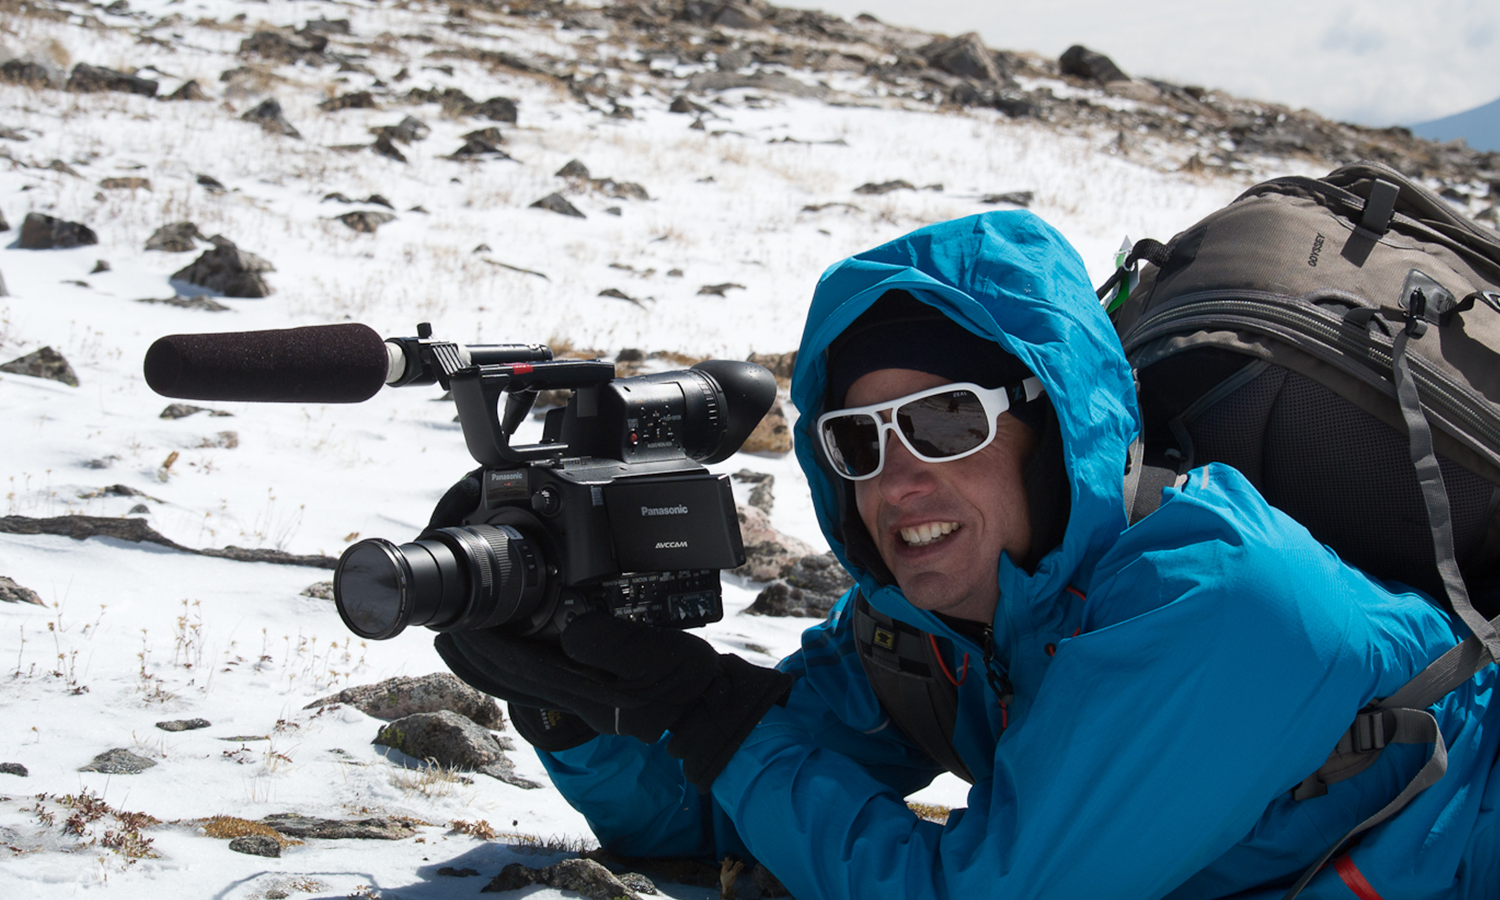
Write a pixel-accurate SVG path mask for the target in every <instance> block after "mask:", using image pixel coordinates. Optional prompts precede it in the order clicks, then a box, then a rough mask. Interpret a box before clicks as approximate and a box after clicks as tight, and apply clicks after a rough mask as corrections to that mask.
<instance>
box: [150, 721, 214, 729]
mask: <svg viewBox="0 0 1500 900" xmlns="http://www.w3.org/2000/svg"><path fill="white" fill-rule="evenodd" d="M212 724H213V723H212V722H210V721H208V720H207V719H171V720H169V721H166V722H157V723H156V727H157V728H160V729H161V730H162V731H197V730H198V729H199V728H207V727H209V726H210V725H212Z"/></svg>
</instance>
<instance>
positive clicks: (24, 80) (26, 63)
mask: <svg viewBox="0 0 1500 900" xmlns="http://www.w3.org/2000/svg"><path fill="white" fill-rule="evenodd" d="M0 81H8V82H10V83H11V84H21V85H25V86H27V87H39V88H40V87H51V86H52V83H53V76H52V71H51V70H50V69H48V68H47V67H46V66H44V65H42V64H41V63H39V62H33V61H32V60H29V59H11V60H6V62H5V64H4V65H0Z"/></svg>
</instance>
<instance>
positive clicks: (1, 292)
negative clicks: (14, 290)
mask: <svg viewBox="0 0 1500 900" xmlns="http://www.w3.org/2000/svg"><path fill="white" fill-rule="evenodd" d="M9 296H10V291H8V290H6V289H5V276H4V275H0V297H9Z"/></svg>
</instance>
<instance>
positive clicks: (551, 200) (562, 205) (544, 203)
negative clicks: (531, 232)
mask: <svg viewBox="0 0 1500 900" xmlns="http://www.w3.org/2000/svg"><path fill="white" fill-rule="evenodd" d="M531 206H532V208H534V209H545V210H547V211H548V212H555V213H557V214H559V215H563V216H573V217H575V218H579V219H586V218H588V216H585V215H584V214H583V213H581V212H579V211H578V207H576V206H574V205H573V204H571V203H569V202H568V200H567V198H566V197H564V196H563V195H562V194H557V193H552V194H548V195H547V196H545V197H543V198H542V199H540V200H538V201H536V202H535V203H533V204H531Z"/></svg>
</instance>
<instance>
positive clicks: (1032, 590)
mask: <svg viewBox="0 0 1500 900" xmlns="http://www.w3.org/2000/svg"><path fill="white" fill-rule="evenodd" d="M898 289H899V290H905V291H907V292H909V293H911V294H912V295H913V296H915V297H916V298H917V299H918V300H920V301H922V302H923V303H927V304H929V305H931V306H933V307H936V308H937V309H939V310H941V311H942V312H943V313H944V314H945V315H947V316H948V317H949V318H951V319H952V320H953V321H955V322H956V323H958V324H959V325H961V326H963V327H964V328H966V329H968V330H969V331H971V332H973V333H974V334H977V335H979V336H981V337H984V338H987V339H989V340H992V341H994V342H995V343H997V344H999V345H1000V346H1001V347H1002V348H1004V349H1005V350H1006V351H1008V352H1010V353H1011V354H1013V355H1014V356H1016V357H1017V358H1018V359H1020V360H1021V362H1023V363H1025V364H1026V366H1027V367H1028V368H1029V369H1031V371H1032V372H1033V373H1034V374H1035V375H1036V376H1037V377H1038V378H1039V379H1040V380H1041V382H1042V385H1043V387H1044V388H1046V391H1047V394H1048V396H1049V397H1050V398H1051V401H1052V405H1053V408H1054V409H1055V410H1056V413H1057V419H1058V426H1059V429H1060V431H1061V436H1062V453H1063V462H1064V465H1065V466H1066V469H1067V472H1068V482H1069V490H1070V495H1071V510H1070V514H1069V519H1068V523H1067V527H1066V530H1065V531H1064V536H1063V540H1062V543H1061V544H1060V545H1059V546H1057V547H1055V548H1054V549H1052V550H1051V552H1049V553H1048V554H1047V555H1046V556H1044V557H1043V558H1042V559H1041V561H1040V562H1039V563H1038V564H1037V566H1036V570H1035V572H1031V573H1028V572H1026V571H1025V570H1024V569H1022V568H1020V567H1019V566H1018V565H1016V563H1015V562H1014V561H1012V560H1011V559H1010V558H1009V556H1008V555H1002V558H1001V560H1000V567H999V571H998V572H997V578H998V579H999V584H1000V592H1001V600H1000V603H999V605H998V606H997V608H996V632H997V636H998V635H999V634H1000V632H1001V625H1002V624H1003V623H1001V621H1000V620H1001V619H1002V618H1005V617H1010V618H1012V619H1013V618H1014V617H1016V616H1024V617H1026V618H1027V619H1029V620H1034V619H1035V618H1036V614H1037V612H1038V611H1039V610H1041V609H1044V608H1045V607H1046V606H1047V605H1049V604H1050V602H1051V601H1052V600H1053V599H1054V598H1056V597H1057V596H1058V595H1059V594H1060V593H1062V592H1063V591H1064V589H1066V588H1067V587H1069V586H1074V587H1077V588H1079V589H1080V590H1084V591H1086V590H1087V579H1088V575H1089V573H1090V572H1091V571H1092V568H1093V564H1094V563H1095V562H1096V561H1097V560H1098V558H1099V556H1100V555H1101V554H1102V553H1103V551H1104V550H1105V549H1107V548H1108V547H1109V546H1110V544H1111V543H1113V541H1114V540H1115V538H1116V537H1118V536H1119V534H1120V532H1121V531H1122V530H1124V528H1125V526H1126V513H1125V508H1124V500H1123V489H1122V478H1123V475H1124V471H1125V464H1126V459H1127V456H1128V453H1129V448H1130V444H1131V442H1132V441H1133V440H1134V439H1135V437H1136V435H1137V434H1138V433H1139V431H1140V413H1139V411H1138V408H1137V406H1136V400H1135V384H1134V380H1133V378H1132V375H1131V372H1130V367H1129V365H1127V363H1126V362H1125V356H1124V353H1123V352H1122V351H1121V349H1120V343H1119V340H1118V338H1116V336H1115V332H1114V329H1113V328H1112V327H1111V325H1110V322H1109V319H1108V317H1107V316H1106V315H1105V313H1104V311H1103V309H1102V308H1101V307H1100V305H1099V302H1098V300H1097V298H1096V297H1095V294H1094V289H1093V286H1092V284H1091V283H1090V281H1089V278H1088V273H1087V272H1086V270H1085V269H1084V265H1083V261H1082V260H1081V259H1080V258H1079V256H1078V254H1077V252H1076V251H1075V250H1074V249H1073V248H1072V246H1070V245H1069V244H1068V242H1067V241H1066V240H1065V239H1064V238H1063V237H1062V235H1061V234H1059V233H1058V232H1057V231H1056V230H1055V229H1053V228H1052V227H1051V226H1049V225H1047V224H1046V223H1045V222H1043V221H1042V220H1041V219H1039V218H1037V217H1036V216H1035V215H1033V214H1031V213H1029V212H992V213H985V214H983V215H978V216H970V217H968V218H964V219H956V220H954V221H951V222H943V223H940V224H937V225H931V226H928V227H926V228H922V229H919V230H917V231H914V232H912V233H911V234H908V235H906V236H904V237H901V238H898V239H896V240H894V241H891V242H890V243H888V244H884V245H882V246H879V247H876V248H874V249H873V250H869V251H867V252H864V253H860V254H857V255H855V256H853V257H850V258H849V259H846V260H844V261H843V262H840V263H838V264H836V265H834V266H832V267H831V268H829V269H828V270H827V271H826V272H824V273H823V277H822V278H821V279H819V281H818V287H817V290H816V292H815V293H814V295H813V301H812V306H811V308H810V309H809V311H808V315H807V323H806V325H805V326H804V328H803V331H802V344H801V347H800V348H799V350H798V353H797V366H796V370H795V372H794V373H793V377H792V389H791V395H792V401H793V403H795V404H796V407H797V410H798V413H799V418H798V420H797V424H796V431H795V440H794V444H793V446H794V447H795V449H796V453H797V459H798V462H799V463H800V464H801V466H802V469H803V471H804V472H805V473H806V475H807V480H808V483H809V485H810V486H811V489H812V495H813V505H814V507H815V509H816V511H817V515H818V522H819V524H820V525H821V527H822V529H823V534H824V535H825V536H826V537H827V538H828V541H829V544H830V545H831V546H832V548H833V551H834V553H835V554H836V555H837V556H838V557H839V560H840V561H841V562H842V563H843V564H844V566H845V568H847V569H848V570H849V571H850V573H851V574H852V575H853V576H854V578H855V580H856V581H857V582H858V583H859V585H860V588H861V590H862V592H863V593H864V594H865V596H866V597H867V598H869V600H870V602H871V604H872V605H874V606H876V607H877V608H879V609H881V610H882V611H883V612H885V613H886V614H887V615H890V616H893V617H895V618H898V619H902V620H903V621H906V622H908V623H909V624H912V625H914V626H916V627H918V628H922V629H924V630H927V631H929V632H936V633H944V634H946V633H949V629H948V628H947V627H946V626H943V625H942V624H941V623H940V622H939V620H938V619H937V618H936V617H935V616H933V615H932V614H931V613H929V612H926V611H925V610H919V609H916V608H915V607H913V606H911V605H910V604H909V603H908V602H907V601H906V599H905V597H903V596H902V595H901V592H900V590H899V588H896V587H894V586H882V585H881V584H880V582H879V581H878V579H876V578H875V577H874V576H873V575H872V574H871V573H870V572H869V571H867V570H866V569H864V568H862V567H860V566H858V565H856V564H853V563H851V560H850V556H849V553H848V548H846V547H845V545H844V541H843V531H842V522H841V516H842V513H843V508H842V505H841V502H840V497H841V488H840V485H839V484H838V481H839V479H838V476H837V475H836V474H834V473H833V471H832V470H831V469H829V468H828V467H827V464H826V463H825V462H824V461H823V459H822V451H821V449H820V447H819V445H818V443H817V436H816V435H815V434H814V433H813V426H814V423H815V422H816V421H817V417H818V416H819V415H820V414H821V413H822V412H823V411H824V410H823V408H822V406H823V399H824V397H823V395H824V393H825V388H826V385H827V362H828V358H827V350H828V347H829V345H830V344H831V343H832V342H833V341H834V340H835V339H836V338H837V337H838V336H839V335H840V334H841V333H842V332H843V331H844V329H846V328H848V327H849V325H850V324H851V323H852V322H853V321H854V320H855V319H856V318H858V317H859V315H860V314H861V313H863V312H864V311H865V310H866V309H868V308H869V307H870V306H871V305H872V304H874V302H875V301H876V300H878V299H879V298H880V297H881V296H882V295H883V294H885V292H887V291H891V290H898ZM1018 624H1019V623H1018ZM1006 630H1007V631H1009V630H1010V629H1006Z"/></svg>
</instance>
